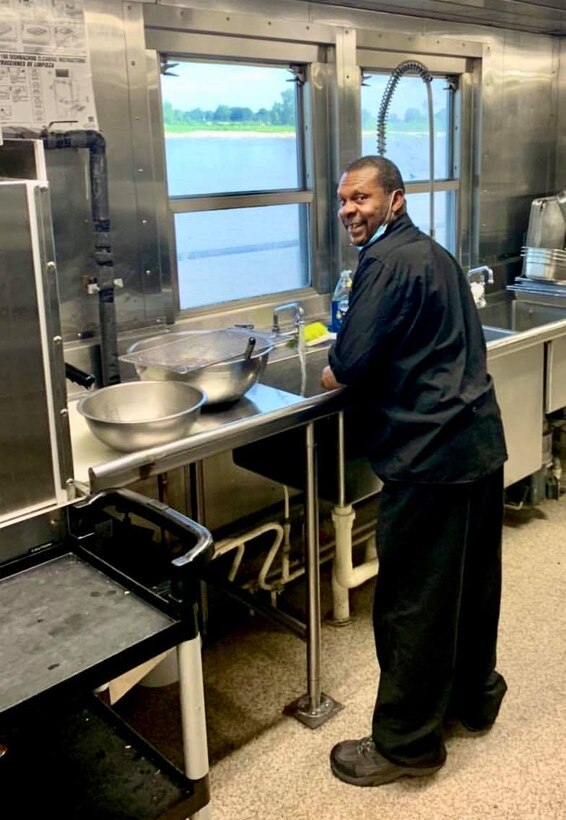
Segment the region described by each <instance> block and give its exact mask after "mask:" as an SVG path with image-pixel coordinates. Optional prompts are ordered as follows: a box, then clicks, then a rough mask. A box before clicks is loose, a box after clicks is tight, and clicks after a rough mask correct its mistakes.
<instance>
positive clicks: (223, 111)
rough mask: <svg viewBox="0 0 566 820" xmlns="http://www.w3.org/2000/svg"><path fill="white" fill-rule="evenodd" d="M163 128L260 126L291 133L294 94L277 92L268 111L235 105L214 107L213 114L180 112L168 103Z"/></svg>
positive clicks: (288, 89) (165, 108) (290, 90)
mask: <svg viewBox="0 0 566 820" xmlns="http://www.w3.org/2000/svg"><path fill="white" fill-rule="evenodd" d="M163 118H164V122H165V126H166V127H167V126H173V127H175V126H177V127H179V126H195V125H197V126H198V125H200V126H203V125H254V126H257V125H260V126H267V125H270V126H289V127H292V128H293V129H294V127H295V121H296V106H295V92H294V89H292V88H287V89H285V91H282V92H281V101H280V102H274V103H273V105H272V106H271V108H269V109H268V108H258V110H257V111H252V109H251V108H247V107H245V106H239V105H232V106H231V105H217V106H216V108H215V109H214V111H213V110H205V111H203V109H202V108H191V109H189V110H188V111H183V110H181V109H179V108H174V107H173V105H172V103H171V102H169V101H166V102H164V104H163Z"/></svg>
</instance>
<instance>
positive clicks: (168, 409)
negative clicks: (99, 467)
mask: <svg viewBox="0 0 566 820" xmlns="http://www.w3.org/2000/svg"><path fill="white" fill-rule="evenodd" d="M205 398H206V397H205V395H204V393H203V392H202V390H199V389H198V387H194V386H193V385H190V384H181V383H180V382H164V381H155V382H148V381H144V382H123V383H122V384H113V385H111V386H110V387H102V388H101V389H100V390H97V391H96V392H94V393H91V394H90V395H88V396H84V397H83V398H82V399H80V400H79V402H78V404H77V410H78V412H79V413H81V415H83V416H84V418H85V420H86V423H87V424H88V426H89V428H90V430H91V432H92V433H93V434H94V435H95V436H96V437H97V438H98V439H100V441H103V442H104V443H105V444H108V445H110V447H113V448H114V449H115V450H121V451H123V452H126V453H131V452H134V451H135V450H142V449H144V448H145V447H155V446H157V445H160V444H167V443H168V442H170V441H176V440H177V439H180V438H185V436H187V435H188V433H189V430H190V429H191V427H192V426H193V424H194V423H195V421H196V420H197V418H198V415H199V413H200V410H201V407H202V405H203V404H204V402H205Z"/></svg>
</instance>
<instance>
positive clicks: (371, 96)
mask: <svg viewBox="0 0 566 820" xmlns="http://www.w3.org/2000/svg"><path fill="white" fill-rule="evenodd" d="M389 77H390V74H389V73H388V74H381V73H380V74H369V75H367V74H365V75H364V82H363V85H362V89H361V106H362V153H363V154H376V153H377V115H378V112H379V107H380V103H381V100H382V98H383V95H384V93H385V89H386V86H387V83H388V80H389ZM431 85H432V104H433V113H434V178H435V179H446V178H448V177H450V173H451V169H450V165H449V158H450V153H449V149H450V134H449V123H450V109H449V103H450V98H449V89H448V83H447V80H446V79H445V78H443V77H435V78H434V79H433V81H432V84H431ZM388 112H389V113H388V115H387V119H386V132H385V133H386V154H385V155H386V156H387V158H388V159H390V160H392V161H393V162H394V163H395V164H396V165H397V166H398V167H399V170H400V171H401V174H402V175H403V179H404V180H405V183H409V182H413V181H416V180H421V181H422V180H427V179H430V177H431V173H430V160H429V121H428V94H427V90H426V85H425V83H424V82H423V81H422V80H421V78H420V77H407V76H405V77H402V78H401V80H400V81H399V84H398V85H397V87H396V89H395V91H394V92H393V96H392V98H391V104H390V106H389V109H388Z"/></svg>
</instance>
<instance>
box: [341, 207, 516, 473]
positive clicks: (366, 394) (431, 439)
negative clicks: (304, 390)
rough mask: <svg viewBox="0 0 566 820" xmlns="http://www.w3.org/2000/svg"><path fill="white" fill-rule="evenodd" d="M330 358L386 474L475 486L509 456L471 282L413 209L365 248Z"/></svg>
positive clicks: (369, 452) (376, 467) (375, 458)
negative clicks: (412, 215)
mask: <svg viewBox="0 0 566 820" xmlns="http://www.w3.org/2000/svg"><path fill="white" fill-rule="evenodd" d="M329 363H330V366H331V367H332V370H333V372H334V375H335V377H336V379H337V380H338V381H339V382H341V383H342V384H346V385H351V386H352V388H353V391H352V392H353V395H354V397H355V404H356V407H357V412H358V413H359V417H358V418H357V420H356V426H357V427H358V433H359V431H360V429H361V430H363V438H364V449H365V451H366V454H367V455H368V456H369V458H370V460H371V463H372V466H373V468H374V470H375V472H376V473H377V475H378V476H379V477H380V478H382V479H383V480H387V479H389V480H401V481H411V482H426V483H440V484H442V483H457V482H468V481H474V480H475V479H477V478H480V477H481V476H484V475H487V474H488V473H490V472H492V471H494V470H495V469H497V468H498V467H500V466H501V464H502V463H503V462H504V461H505V459H506V457H507V454H506V450H505V440H504V434H503V427H502V423H501V415H500V412H499V407H498V405H497V401H496V398H495V392H494V388H493V383H492V380H491V377H490V376H489V375H488V373H487V370H486V346H485V340H484V336H483V331H482V327H481V322H480V318H479V314H478V310H477V307H476V305H475V303H474V300H473V297H472V294H471V289H470V286H469V283H468V281H467V279H466V277H465V275H464V273H463V271H462V269H461V268H460V266H459V265H458V263H457V261H456V260H455V259H454V258H453V257H452V256H451V255H450V254H449V253H448V251H446V250H445V249H444V248H443V247H442V246H441V245H439V244H438V243H437V242H435V241H434V240H433V239H431V238H430V237H429V236H427V235H426V234H424V233H422V231H420V230H419V229H418V228H417V227H416V226H415V225H414V223H413V222H412V221H411V219H410V218H409V216H408V215H407V214H404V215H403V216H401V217H400V218H399V219H397V220H396V221H395V222H393V223H392V224H391V225H390V226H389V227H388V229H387V231H386V233H385V235H384V236H383V237H382V238H381V239H379V240H377V241H376V242H374V243H373V244H371V245H370V246H369V247H367V248H365V249H363V250H362V251H361V252H360V256H359V262H358V267H357V270H356V273H355V275H354V279H353V285H352V292H351V297H350V306H349V309H348V312H347V314H346V316H345V319H344V322H343V324H342V327H341V328H340V331H339V332H338V336H337V339H336V343H335V345H334V347H333V348H332V349H331V350H330V353H329ZM359 425H361V427H360V426H359Z"/></svg>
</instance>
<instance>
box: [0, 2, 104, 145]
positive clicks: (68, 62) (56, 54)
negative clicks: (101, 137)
mask: <svg viewBox="0 0 566 820" xmlns="http://www.w3.org/2000/svg"><path fill="white" fill-rule="evenodd" d="M51 124H52V127H53V128H54V129H55V130H73V129H83V128H85V129H87V128H88V129H90V128H92V129H95V130H96V129H97V127H98V126H97V120H96V109H95V106H94V94H93V90H92V74H91V69H90V59H89V53H88V45H87V34H86V24H85V18H84V8H83V1H82V0H0V127H1V128H3V129H4V131H7V130H8V129H10V128H11V127H15V128H25V129H29V130H32V131H40V130H41V129H43V128H46V127H47V126H49V125H51Z"/></svg>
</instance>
